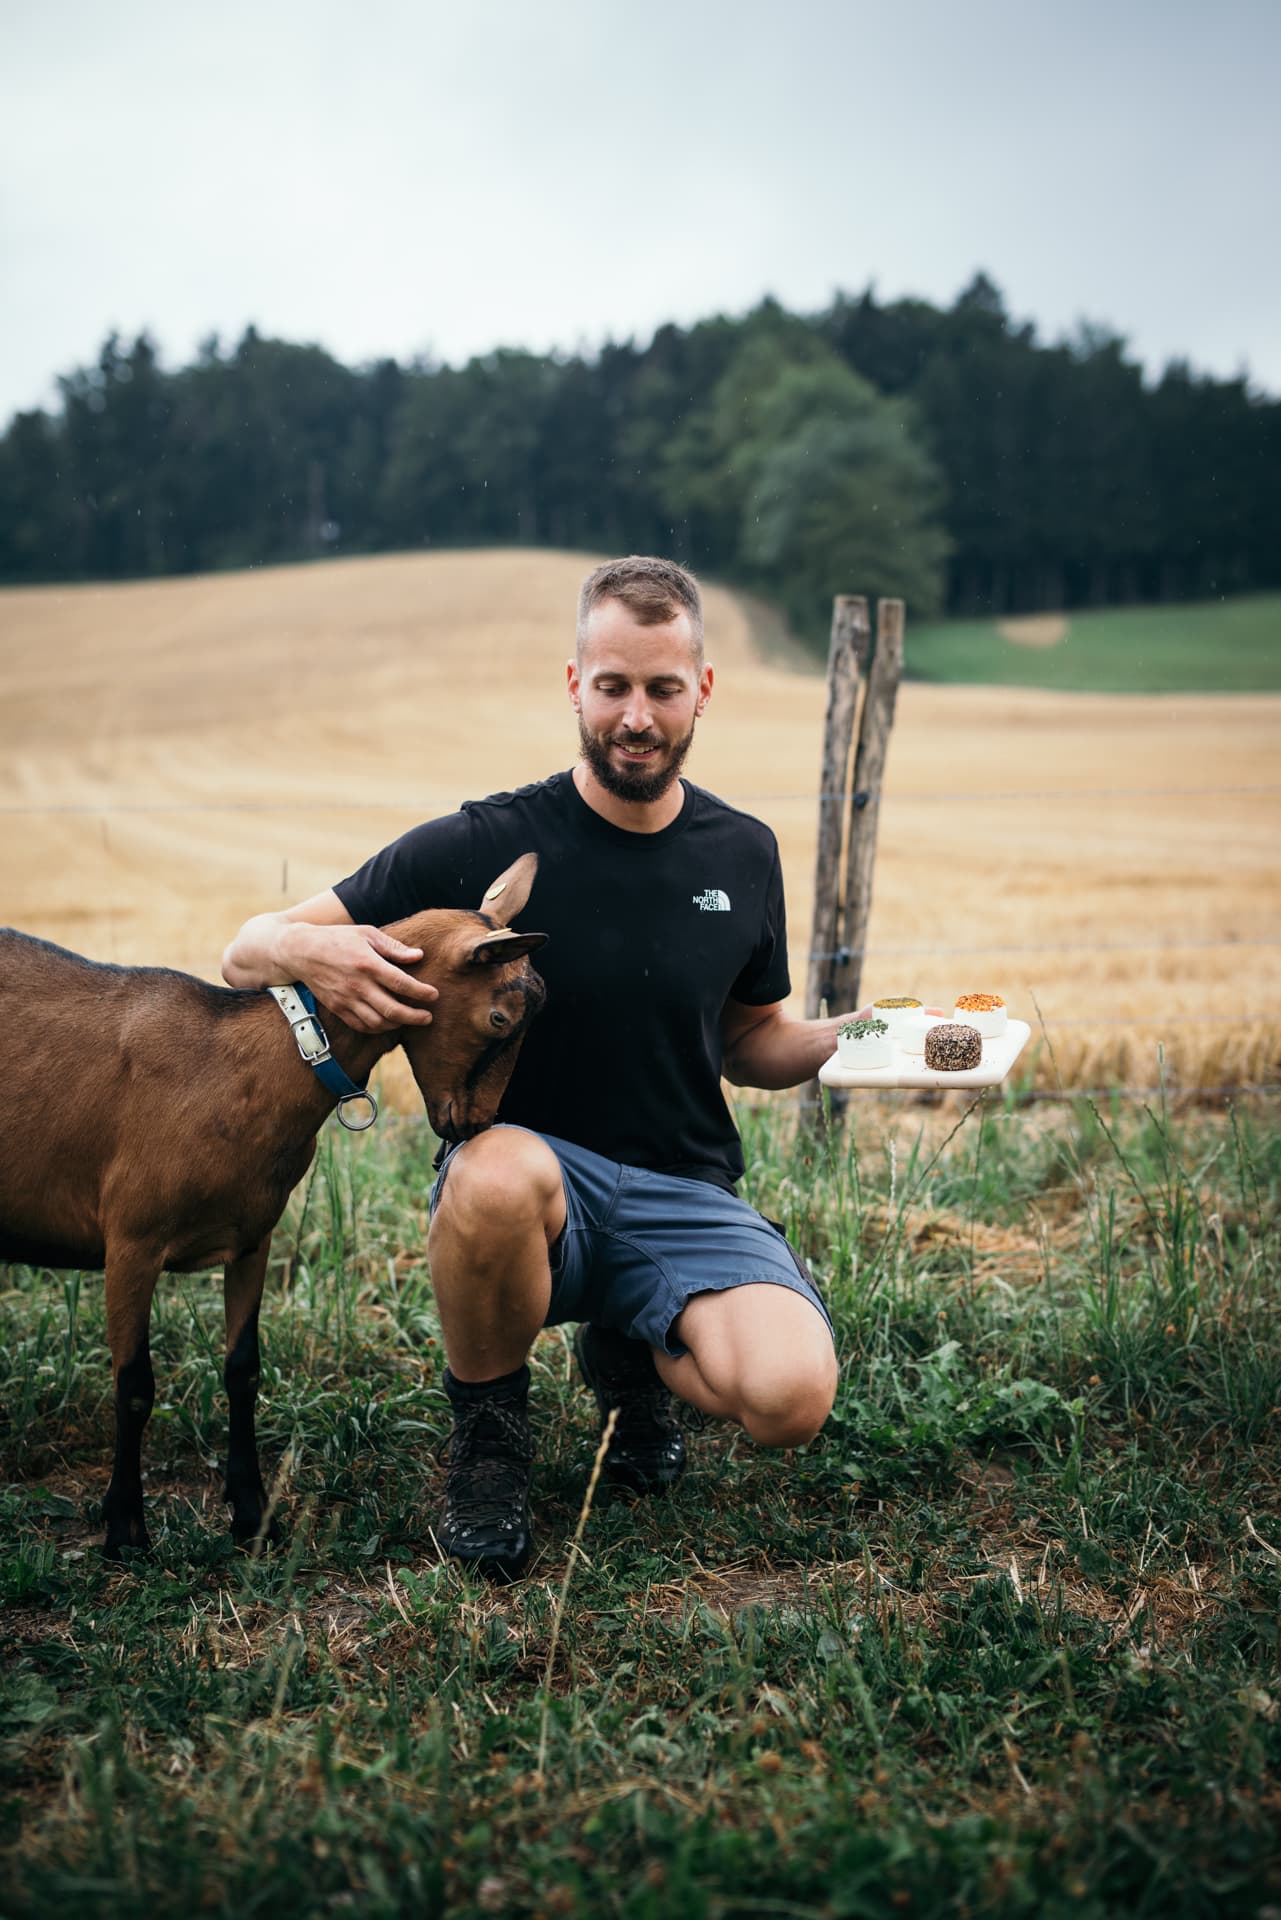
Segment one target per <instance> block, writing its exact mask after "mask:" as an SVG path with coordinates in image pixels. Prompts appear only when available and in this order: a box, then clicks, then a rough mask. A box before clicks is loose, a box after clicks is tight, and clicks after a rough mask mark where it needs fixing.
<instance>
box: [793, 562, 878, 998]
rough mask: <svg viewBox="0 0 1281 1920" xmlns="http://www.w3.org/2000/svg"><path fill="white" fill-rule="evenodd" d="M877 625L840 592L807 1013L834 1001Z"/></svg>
mask: <svg viewBox="0 0 1281 1920" xmlns="http://www.w3.org/2000/svg"><path fill="white" fill-rule="evenodd" d="M871 644H872V629H871V623H870V621H869V620H868V615H867V601H866V600H865V599H864V598H863V596H862V594H851V593H843V594H839V595H838V596H837V598H836V600H835V601H834V602H833V606H832V639H831V645H830V646H829V648H828V654H827V717H826V720H825V721H824V724H823V766H822V772H821V773H820V775H819V789H818V853H817V855H816V858H815V862H814V925H813V933H812V937H811V939H810V962H809V969H808V972H807V974H806V981H805V1017H806V1019H808V1020H812V1019H814V1017H815V1015H816V1014H817V1013H818V1010H819V1005H820V1003H821V1002H822V1001H823V1000H827V1001H828V1002H829V1004H830V1003H831V997H832V996H831V982H832V967H833V965H834V962H835V954H836V948H837V945H838V941H839V934H840V894H841V851H842V846H843V842H844V835H845V809H846V801H847V797H848V794H849V779H850V745H851V743H852V741H853V738H854V712H855V708H856V707H857V705H858V682H859V674H860V672H866V670H867V660H868V654H869V653H870V651H871Z"/></svg>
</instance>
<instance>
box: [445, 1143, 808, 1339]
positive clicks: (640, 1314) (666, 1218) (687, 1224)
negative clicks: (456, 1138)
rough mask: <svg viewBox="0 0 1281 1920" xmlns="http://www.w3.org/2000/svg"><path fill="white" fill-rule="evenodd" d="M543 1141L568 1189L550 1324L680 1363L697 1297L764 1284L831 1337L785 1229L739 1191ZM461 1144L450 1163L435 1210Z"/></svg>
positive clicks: (554, 1258) (555, 1250) (556, 1249)
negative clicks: (603, 1333) (622, 1338)
mask: <svg viewBox="0 0 1281 1920" xmlns="http://www.w3.org/2000/svg"><path fill="white" fill-rule="evenodd" d="M536 1137H537V1138H538V1139H540V1140H542V1141H545V1142H546V1144H547V1145H548V1146H549V1147H550V1148H551V1150H552V1152H553V1153H554V1154H555V1155H556V1158H557V1160H558V1161H559V1162H560V1171H561V1181H562V1184H563V1186H564V1189H565V1229H564V1232H563V1233H562V1234H561V1236H560V1238H559V1239H558V1240H557V1242H556V1244H555V1245H554V1246H553V1247H552V1248H551V1250H550V1258H551V1269H552V1297H551V1304H550V1306H549V1307H548V1310H547V1321H546V1324H547V1325H548V1326H549V1327H554V1326H558V1325H560V1323H561V1322H562V1321H566V1320H590V1321H592V1322H594V1323H595V1325H597V1326H601V1327H615V1328H617V1330H618V1331H619V1332H620V1333H625V1334H627V1335H628V1336H629V1337H630V1338H631V1339H633V1340H645V1341H647V1342H648V1344H649V1345H650V1346H651V1347H659V1348H661V1349H662V1350H663V1351H664V1352H665V1353H670V1354H671V1355H672V1356H673V1357H677V1356H679V1355H680V1354H682V1353H687V1352H688V1351H689V1349H688V1348H687V1347H686V1346H684V1345H683V1343H682V1342H681V1341H680V1340H678V1339H677V1338H676V1337H675V1336H674V1334H673V1333H672V1326H673V1323H674V1322H675V1321H676V1319H677V1318H678V1316H679V1315H680V1313H681V1312H682V1311H683V1309H684V1307H685V1305H686V1303H687V1302H688V1301H689V1300H691V1299H692V1298H693V1296H694V1295H695V1294H696V1293H724V1292H725V1291H727V1289H729V1288H730V1287H745V1286H749V1285H754V1284H757V1283H759V1282H762V1281H763V1282H766V1283H768V1284H769V1285H771V1286H776V1287H787V1288H789V1289H790V1290H791V1291H792V1292H793V1293H799V1294H800V1295H801V1296H802V1297H803V1298H804V1299H806V1300H808V1301H809V1302H810V1304H811V1305H812V1306H813V1307H814V1308H815V1310H816V1311H817V1312H818V1313H821V1314H822V1316H823V1319H824V1320H825V1321H826V1323H827V1328H828V1331H829V1333H830V1332H831V1329H832V1319H831V1315H830V1314H829V1313H828V1311H827V1308H826V1307H825V1306H824V1304H823V1301H822V1298H821V1296H820V1294H819V1292H818V1289H817V1287H816V1286H815V1285H814V1282H813V1280H812V1279H811V1278H810V1275H809V1273H808V1271H807V1269H806V1267H805V1265H804V1263H803V1262H802V1261H801V1259H800V1258H799V1256H798V1255H797V1254H795V1253H793V1251H792V1249H791V1247H790V1246H789V1245H788V1243H787V1241H786V1240H785V1239H784V1237H783V1232H782V1229H781V1228H780V1227H777V1226H775V1225H774V1223H773V1221H771V1220H767V1219H765V1217H764V1215H763V1214H759V1213H757V1212H756V1210H755V1209H754V1208H753V1207H749V1206H748V1204H747V1202H746V1200H740V1199H739V1197H738V1195H737V1194H735V1193H726V1192H725V1191H724V1189H723V1188H721V1187H713V1186H709V1185H708V1183H707V1182H706V1181H705V1180H685V1179H682V1178H680V1177H679V1176H677V1175H673V1174H666V1173H650V1172H649V1171H648V1170H647V1169H646V1168H644V1167H627V1166H623V1165H622V1164H621V1163H620V1162H619V1161H617V1160H606V1159H605V1158H604V1157H603V1155H601V1154H599V1153H592V1152H590V1151H589V1150H588V1149H587V1148H586V1147H578V1146H574V1145H572V1144H571V1143H570V1142H569V1141H568V1140H558V1139H557V1138H556V1137H555V1135H553V1134H550V1133H540V1134H538V1135H537V1136H536ZM461 1144H463V1143H460V1145H459V1146H456V1147H453V1148H451V1149H450V1151H449V1153H448V1154H447V1155H446V1157H445V1159H444V1161H443V1162H442V1164H441V1169H440V1172H439V1174H438V1176H437V1179H436V1184H435V1186H434V1188H433V1189H432V1196H431V1204H432V1207H433V1209H434V1208H435V1206H436V1203H437V1201H438V1200H439V1198H440V1193H441V1188H442V1187H443V1185H444V1183H445V1180H446V1178H447V1176H448V1173H449V1164H450V1161H451V1160H452V1159H453V1157H454V1154H455V1153H457V1152H459V1151H460V1148H461Z"/></svg>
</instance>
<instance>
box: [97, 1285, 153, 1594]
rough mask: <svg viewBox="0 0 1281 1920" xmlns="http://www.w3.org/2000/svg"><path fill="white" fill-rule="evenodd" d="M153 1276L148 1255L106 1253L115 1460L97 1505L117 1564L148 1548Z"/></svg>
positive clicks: (107, 1545)
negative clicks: (146, 1441)
mask: <svg viewBox="0 0 1281 1920" xmlns="http://www.w3.org/2000/svg"><path fill="white" fill-rule="evenodd" d="M159 1278H160V1265H159V1262H158V1261H157V1260H156V1259H155V1257H154V1256H153V1255H152V1254H150V1253H147V1252H143V1251H141V1250H140V1249H139V1248H137V1247H125V1248H122V1249H121V1250H120V1251H119V1252H116V1251H115V1250H109V1251H108V1255H107V1343H108V1345H109V1346H110V1348H111V1371H112V1376H113V1378H114V1380H115V1389H116V1457H115V1460H114V1462H113V1464H112V1468H111V1484H110V1485H109V1486H108V1488H107V1493H106V1498H105V1499H104V1500H103V1503H102V1517H103V1519H104V1520H105V1521H106V1523H107V1537H106V1539H105V1540H104V1541H103V1543H102V1551H103V1553H104V1554H105V1555H106V1557H107V1559H108V1560H119V1558H120V1557H121V1552H122V1550H123V1549H124V1548H125V1547H133V1548H136V1549H139V1550H141V1551H145V1550H146V1548H147V1547H149V1546H150V1544H151V1542H150V1540H149V1539H148V1538H147V1522H146V1518H145V1516H144V1513H143V1504H142V1436H143V1431H144V1429H145V1428H146V1425H147V1422H148V1420H149V1419H150V1418H151V1408H152V1403H153V1402H154V1400H155V1397H156V1377H155V1375H154V1373H153V1372H152V1370H151V1347H150V1342H149V1339H148V1329H149V1328H150V1325H151V1296H152V1294H153V1293H154V1292H155V1290H156V1281H157V1280H158V1279H159Z"/></svg>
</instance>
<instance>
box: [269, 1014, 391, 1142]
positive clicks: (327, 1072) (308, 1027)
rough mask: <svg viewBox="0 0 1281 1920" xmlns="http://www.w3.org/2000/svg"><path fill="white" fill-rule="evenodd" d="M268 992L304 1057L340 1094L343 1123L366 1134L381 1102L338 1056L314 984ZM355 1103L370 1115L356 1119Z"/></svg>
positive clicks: (331, 1089)
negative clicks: (352, 1110) (322, 1018)
mask: <svg viewBox="0 0 1281 1920" xmlns="http://www.w3.org/2000/svg"><path fill="white" fill-rule="evenodd" d="M267 991H268V993H270V995H271V997H272V999H273V1000H274V1001H275V1002H276V1005H277V1006H278V1007H279V1008H280V1011H281V1012H282V1013H283V1014H284V1016H285V1018H286V1020H287V1021H288V1022H289V1031H290V1032H291V1033H292V1034H293V1036H294V1044H295V1046H296V1047H297V1048H298V1051H299V1053H300V1054H301V1055H302V1058H303V1060H304V1061H305V1062H306V1064H307V1065H308V1066H309V1067H310V1068H311V1070H312V1072H313V1073H314V1074H315V1076H316V1078H317V1079H318V1080H319V1081H320V1083H321V1085H322V1086H323V1087H324V1088H325V1089H326V1091H327V1092H329V1093H332V1094H333V1095H334V1096H335V1097H336V1099H337V1101H338V1118H339V1121H340V1122H341V1124H342V1125H343V1126H344V1127H346V1128H347V1129H348V1131H349V1132H351V1133H364V1131H365V1129H366V1128H367V1127H372V1126H373V1124H374V1121H375V1120H376V1119H377V1118H378V1102H377V1101H376V1100H375V1098H374V1096H373V1094H372V1093H370V1092H369V1090H368V1088H367V1087H364V1086H359V1085H358V1084H357V1083H356V1081H354V1080H353V1079H352V1077H351V1075H350V1074H348V1073H344V1072H343V1069H342V1068H341V1067H340V1066H339V1064H338V1062H337V1061H336V1060H335V1059H334V1056H333V1053H332V1052H331V1050H330V1046H329V1036H328V1034H327V1033H326V1032H325V1029H324V1028H323V1027H322V1026H321V1024H320V1021H319V1019H318V1018H317V1015H316V999H315V995H314V994H313V993H312V991H311V989H310V987H305V986H304V985H303V983H302V981H301V980H296V981H295V982H294V984H293V985H292V986H291V987H268V989H267ZM352 1106H354V1107H356V1108H357V1109H359V1108H361V1107H363V1108H364V1109H365V1112H366V1117H365V1118H364V1119H363V1120H360V1119H357V1118H355V1116H354V1114H350V1113H349V1111H348V1109H349V1107H352Z"/></svg>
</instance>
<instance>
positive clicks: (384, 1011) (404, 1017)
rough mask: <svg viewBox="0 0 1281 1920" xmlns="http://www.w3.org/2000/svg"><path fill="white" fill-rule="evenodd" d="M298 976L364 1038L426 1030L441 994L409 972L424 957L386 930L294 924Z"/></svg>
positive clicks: (418, 949) (290, 935)
mask: <svg viewBox="0 0 1281 1920" xmlns="http://www.w3.org/2000/svg"><path fill="white" fill-rule="evenodd" d="M288 940H289V947H290V951H291V955H292V956H293V957H294V959H295V964H296V975H295V977H296V978H297V979H299V980H302V981H305V983H306V984H307V986H309V987H310V988H311V990H312V992H313V993H314V994H315V996H316V998H317V999H318V1000H319V1001H321V1002H323V1004H324V1005H325V1006H326V1007H330V1008H332V1009H333V1011H334V1012H335V1013H336V1014H339V1015H340V1016H341V1017H342V1019H344V1020H345V1021H346V1022H347V1023H348V1025H349V1026H352V1027H355V1028H357V1029H358V1030H359V1031H360V1032H361V1033H390V1032H391V1031H392V1030H393V1028H396V1027H425V1026H426V1025H427V1024H428V1023H429V1022H430V1020H431V1003H432V1001H433V1000H435V999H436V997H437V993H436V989H435V987H433V986H429V985H428V983H427V982H426V981H425V980H415V979H414V977H413V975H412V974H409V973H406V972H405V971H404V968H405V967H407V966H412V965H413V964H414V962H415V961H416V960H421V959H422V957H423V954H422V948H421V947H407V946H405V945H404V943H403V941H400V940H396V939H393V938H392V936H391V934H389V933H384V932H383V930H382V928H381V927H317V926H311V925H309V924H307V923H306V922H305V921H294V922H293V924H292V925H291V926H290V928H289V933H288Z"/></svg>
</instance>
